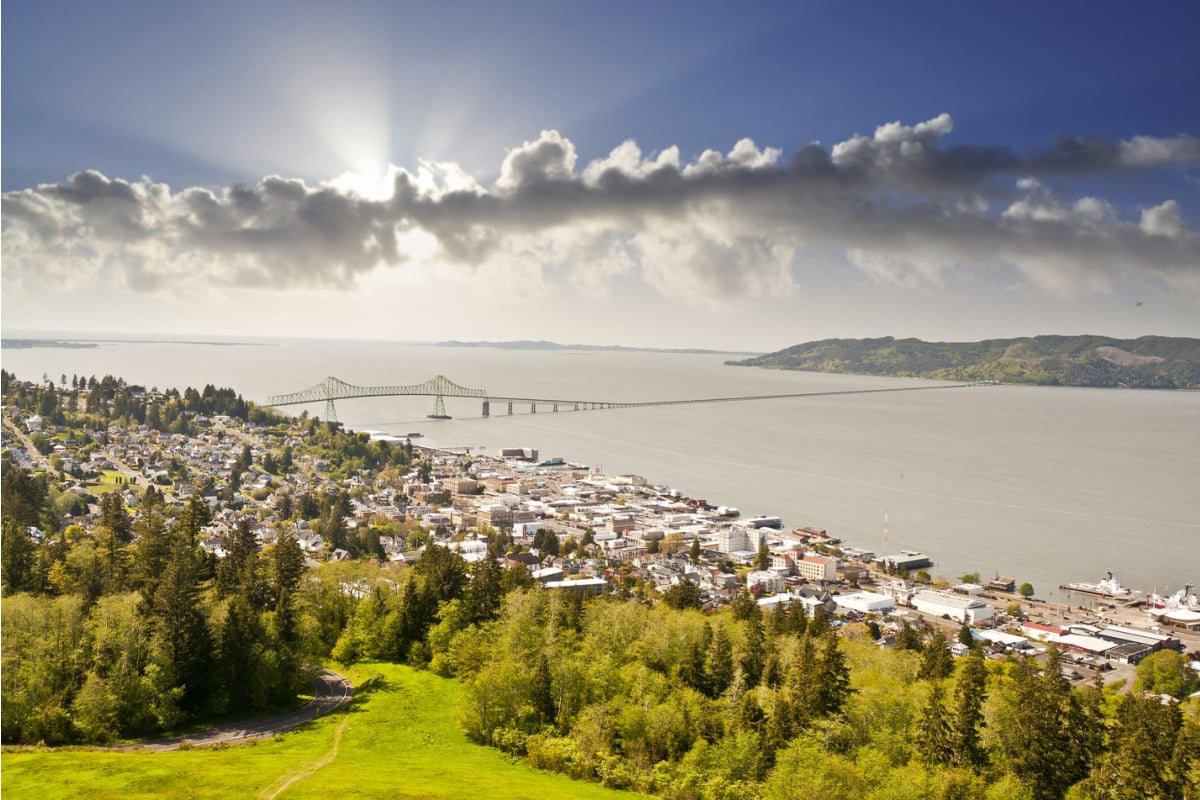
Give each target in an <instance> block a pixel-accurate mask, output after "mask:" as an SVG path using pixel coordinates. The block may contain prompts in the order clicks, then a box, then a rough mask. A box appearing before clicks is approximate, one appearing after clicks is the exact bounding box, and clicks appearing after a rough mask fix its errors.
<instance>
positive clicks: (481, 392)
mask: <svg viewBox="0 0 1200 800" xmlns="http://www.w3.org/2000/svg"><path fill="white" fill-rule="evenodd" d="M993 383H994V382H992V381H982V382H979V383H952V384H941V385H938V386H896V387H892V388H887V389H843V390H838V391H828V392H792V393H788V394H755V395H739V396H734V397H701V398H692V399H687V400H649V401H642V402H611V401H608V400H561V399H560V400H555V399H549V398H544V397H510V396H506V395H494V394H490V393H489V392H488V391H487V390H485V389H470V388H467V387H466V386H459V385H458V384H457V383H455V382H454V381H452V380H450V379H449V378H447V377H445V376H444V375H436V376H434V377H432V378H430V379H429V380H427V381H425V382H424V383H415V384H412V385H411V386H354V385H353V384H349V383H346V382H345V381H343V380H339V379H338V378H333V377H329V378H326V379H325V380H323V381H321V382H320V383H317V384H315V385H313V386H310V387H308V388H307V389H303V390H301V391H299V392H292V393H290V394H277V395H272V396H270V397H268V398H267V402H268V405H271V406H293V405H300V404H305V403H321V402H324V403H325V419H326V420H327V421H332V422H336V421H337V409H336V408H335V406H334V401H335V400H351V399H354V398H359V397H401V396H414V395H415V396H424V397H433V398H434V401H433V413H432V414H430V415H429V416H430V418H431V419H449V418H450V417H448V416H447V415H446V406H445V402H444V398H446V397H469V398H475V399H477V400H479V401H481V403H482V404H483V416H485V417H488V416H491V412H492V403H497V404H499V405H504V404H507V413H508V414H512V413H513V405H514V404H516V405H519V406H524V405H525V404H528V405H529V413H531V414H536V413H537V411H538V406H539V405H541V406H542V407H543V408H549V409H550V410H551V411H560V410H566V411H593V410H599V409H612V408H647V407H650V406H680V405H690V404H694V403H734V402H741V401H746V400H782V399H786V398H791V397H829V396H833V395H849V394H881V393H883V392H919V391H929V390H932V389H959V388H963V387H969V386H989V385H993Z"/></svg>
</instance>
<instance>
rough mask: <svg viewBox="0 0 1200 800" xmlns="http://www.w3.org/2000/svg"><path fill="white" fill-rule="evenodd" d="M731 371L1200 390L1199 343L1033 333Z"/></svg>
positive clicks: (769, 360)
mask: <svg viewBox="0 0 1200 800" xmlns="http://www.w3.org/2000/svg"><path fill="white" fill-rule="evenodd" d="M726 363H727V364H731V365H734V366H757V367H773V368H776V369H797V370H807V371H810V372H837V373H853V374H861V375H895V376H900V377H918V378H928V379H933V380H951V381H987V380H990V381H1000V382H1001V383H1032V384H1039V385H1050V386H1095V387H1105V386H1106V387H1116V386H1127V387H1130V388H1143V389H1196V388H1200V340H1196V339H1187V338H1182V337H1164V336H1143V337H1141V338H1138V339H1112V338H1108V337H1104V336H1033V337H1026V338H1020V339H988V340H984V341H980V342H925V341H921V340H920V339H894V338H892V337H890V336H885V337H881V338H877V339H823V340H821V341H817V342H807V343H805V344H798V345H794V346H792V347H788V348H786V349H784V350H780V351H778V352H775V353H768V354H766V355H763V356H757V357H754V358H748V359H744V360H740V361H727V362H726Z"/></svg>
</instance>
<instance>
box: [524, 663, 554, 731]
mask: <svg viewBox="0 0 1200 800" xmlns="http://www.w3.org/2000/svg"><path fill="white" fill-rule="evenodd" d="M529 689H530V696H531V701H532V703H533V711H534V713H535V714H537V717H538V722H540V723H541V724H542V725H553V724H554V723H555V720H556V719H557V717H558V708H557V704H556V703H555V701H554V681H553V675H552V674H551V672H550V659H548V658H547V657H546V654H545V653H544V652H542V651H541V650H539V651H538V656H537V660H536V661H535V662H534V664H533V676H532V679H531V680H530V686H529Z"/></svg>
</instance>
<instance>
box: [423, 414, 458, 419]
mask: <svg viewBox="0 0 1200 800" xmlns="http://www.w3.org/2000/svg"><path fill="white" fill-rule="evenodd" d="M425 416H426V417H428V418H429V419H454V417H452V416H450V415H449V414H426V415H425Z"/></svg>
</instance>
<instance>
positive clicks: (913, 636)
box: [896, 620, 923, 653]
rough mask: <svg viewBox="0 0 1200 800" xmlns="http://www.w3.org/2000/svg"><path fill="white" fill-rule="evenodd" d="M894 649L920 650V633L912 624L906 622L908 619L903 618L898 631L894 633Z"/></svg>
mask: <svg viewBox="0 0 1200 800" xmlns="http://www.w3.org/2000/svg"><path fill="white" fill-rule="evenodd" d="M896 649H897V650H915V651H916V652H918V653H919V652H921V650H922V649H923V648H922V646H921V634H920V633H919V632H918V631H917V629H916V628H914V627H913V626H912V625H909V624H908V620H904V621H903V622H902V623H901V625H900V632H899V633H897V634H896Z"/></svg>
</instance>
